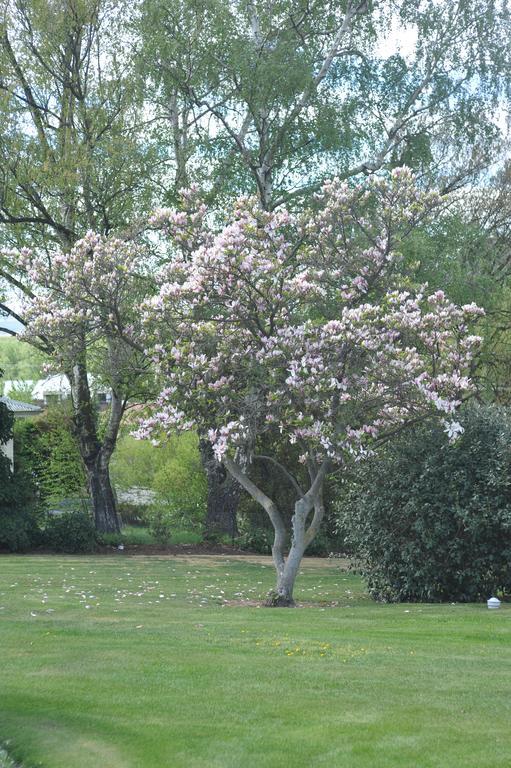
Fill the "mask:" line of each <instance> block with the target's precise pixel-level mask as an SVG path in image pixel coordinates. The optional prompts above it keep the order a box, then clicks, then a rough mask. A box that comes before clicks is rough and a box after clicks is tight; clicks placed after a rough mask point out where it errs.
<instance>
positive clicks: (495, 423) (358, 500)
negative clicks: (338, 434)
mask: <svg viewBox="0 0 511 768" xmlns="http://www.w3.org/2000/svg"><path fill="white" fill-rule="evenodd" d="M460 422H461V423H462V425H463V426H464V429H465V432H464V434H463V435H462V436H461V437H460V438H459V439H458V441H457V442H456V443H454V444H449V443H448V442H447V439H446V436H445V434H444V432H443V429H442V427H441V426H440V425H437V426H435V425H427V426H423V427H422V428H421V429H418V430H417V431H415V432H413V433H412V432H410V433H407V434H403V436H402V437H401V438H400V439H399V440H397V441H396V442H395V443H394V444H393V445H391V446H389V447H388V448H387V450H386V451H385V453H384V454H383V455H380V456H377V457H376V458H375V459H373V460H369V461H367V462H364V463H363V464H360V465H359V466H358V468H357V469H356V470H355V471H354V472H353V476H352V478H351V481H350V482H348V483H347V484H345V485H344V487H341V490H340V498H339V500H338V502H337V509H338V513H339V519H340V527H341V529H343V530H344V531H345V532H347V543H348V546H349V547H350V548H351V549H352V551H353V553H354V554H355V555H356V556H357V557H358V558H360V560H361V562H362V571H363V573H364V575H365V576H366V578H367V581H368V587H369V591H370V592H371V594H372V595H373V597H375V598H376V599H379V600H389V601H393V600H409V601H415V600H425V601H443V600H456V601H472V600H483V599H487V598H488V597H489V596H490V595H491V594H492V593H495V592H498V591H500V592H509V591H511V570H510V568H509V562H510V559H511V416H510V414H509V413H508V411H506V410H505V409H502V408H498V407H496V406H491V407H490V406H485V407H483V406H472V407H469V408H466V409H465V410H464V412H463V413H462V414H461V415H460Z"/></svg>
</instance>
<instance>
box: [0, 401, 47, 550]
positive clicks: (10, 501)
mask: <svg viewBox="0 0 511 768" xmlns="http://www.w3.org/2000/svg"><path fill="white" fill-rule="evenodd" d="M13 422H14V419H13V416H12V414H11V413H10V412H9V411H8V410H7V408H6V407H5V405H4V404H3V403H0V444H1V443H6V442H7V441H8V440H9V439H10V438H11V436H12V429H13ZM38 517H39V510H38V506H37V495H36V491H35V487H34V485H33V483H32V481H31V478H30V477H29V476H27V475H26V474H25V473H24V471H23V469H22V467H20V466H18V465H17V464H16V463H15V471H14V473H13V472H12V467H11V463H10V461H9V459H8V458H7V457H6V456H5V455H4V454H3V453H2V452H1V451H0V548H6V549H8V550H10V551H11V552H16V551H19V550H25V549H28V548H29V547H31V546H33V545H34V544H36V543H37V541H38V532H39V529H38V525H37V522H38Z"/></svg>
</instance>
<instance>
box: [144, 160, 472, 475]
mask: <svg viewBox="0 0 511 768" xmlns="http://www.w3.org/2000/svg"><path fill="white" fill-rule="evenodd" d="M437 199H438V198H437V196H436V195H435V194H431V193H423V192H421V191H420V190H419V189H418V188H417V187H416V185H415V182H414V179H413V176H412V174H411V173H410V171H409V170H408V169H397V170H396V171H394V172H393V173H392V175H391V176H390V178H374V179H371V180H370V181H369V182H368V183H367V184H365V185H361V186H358V187H350V186H349V185H347V184H346V183H344V182H339V181H338V180H333V181H331V182H328V183H327V184H325V186H324V188H323V190H322V192H321V193H320V195H319V196H318V198H317V200H316V201H315V203H314V206H313V207H312V209H311V210H308V211H306V212H305V213H304V214H302V215H298V216H296V215H293V214H291V213H290V212H288V211H285V210H279V211H277V212H273V213H268V212H266V211H262V210H261V209H260V208H259V207H258V206H257V204H256V203H255V201H253V200H243V201H240V202H239V203H238V205H237V206H236V208H235V210H234V212H233V216H232V219H231V221H230V222H229V223H228V224H227V225H226V226H225V227H224V228H223V229H222V230H221V231H220V232H219V233H218V234H216V235H213V234H211V233H207V232H205V231H204V228H205V217H204V216H203V215H201V217H199V219H195V220H192V219H191V218H190V217H188V219H186V220H185V218H184V217H183V216H182V215H181V214H179V215H178V214H174V213H171V212H166V213H165V214H164V215H163V214H161V218H160V220H161V221H163V222H164V228H165V229H166V231H167V232H168V233H169V234H170V236H171V237H172V236H173V235H172V231H173V230H172V227H173V228H174V231H175V230H176V229H177V227H178V226H179V227H180V228H181V230H182V231H186V232H187V233H188V241H187V242H188V243H189V242H191V241H192V240H193V237H191V236H190V232H192V231H193V229H194V227H198V228H199V229H201V228H202V234H201V232H198V234H197V241H198V242H200V245H199V246H198V247H197V248H196V249H194V250H186V249H185V250H183V249H181V254H180V255H177V256H176V255H174V257H173V258H171V259H170V260H169V261H168V263H167V264H166V266H165V267H164V268H163V269H162V271H161V273H160V279H161V286H160V290H159V292H158V294H157V295H156V296H154V297H153V298H152V299H150V300H149V301H147V302H146V304H145V307H144V313H143V314H144V317H143V319H144V326H145V334H146V338H147V340H148V341H147V345H148V347H150V348H151V354H152V358H153V360H154V362H155V364H156V366H157V370H158V375H160V376H161V377H162V378H163V379H164V380H165V381H166V383H167V388H166V389H165V390H164V392H162V394H161V396H160V402H159V410H158V411H157V413H155V415H154V416H153V417H152V418H151V419H150V420H149V421H147V422H146V424H145V426H144V427H143V432H144V434H157V433H158V432H159V431H163V432H166V431H169V430H170V429H174V428H176V426H177V427H179V428H189V427H190V425H191V424H192V423H193V424H195V425H196V426H197V427H198V428H199V429H200V430H201V431H202V432H203V433H208V434H209V437H210V440H211V442H212V444H213V446H214V450H215V453H216V455H217V457H218V458H219V459H220V458H221V457H222V456H223V455H225V454H226V453H227V452H231V451H236V450H237V449H239V448H243V450H244V451H245V452H247V451H248V452H250V451H251V450H252V449H253V446H254V444H255V442H256V441H257V438H258V436H259V435H260V434H261V433H262V432H264V431H269V430H273V431H274V432H275V434H276V435H277V436H279V437H280V436H281V435H282V436H283V437H285V438H286V439H288V440H289V442H290V443H291V444H293V445H294V444H296V445H297V446H298V447H299V449H300V452H301V456H302V459H303V460H304V461H305V460H307V459H308V458H314V459H318V458H321V457H325V456H328V457H330V458H331V459H332V460H334V461H342V460H343V457H344V456H345V455H346V454H355V455H357V456H360V455H364V454H365V453H366V452H367V451H368V450H370V448H371V445H373V444H374V443H375V441H377V440H379V439H380V438H383V437H385V436H387V435H389V434H390V433H392V432H394V431H396V430H398V429H400V428H402V427H404V426H405V425H407V424H409V423H413V422H415V421H417V420H419V419H422V418H425V417H426V416H428V415H434V414H436V413H443V414H447V415H448V416H449V418H452V414H453V413H454V412H455V411H456V408H457V407H458V405H459V404H460V402H461V399H462V397H463V393H464V392H467V391H468V390H470V386H471V384H470V381H469V379H468V377H467V375H466V372H467V369H468V367H469V365H470V361H471V359H472V357H473V354H474V350H475V349H476V348H477V346H478V345H479V343H480V338H479V337H478V336H476V335H474V334H472V333H471V332H470V324H471V322H472V321H473V320H474V319H475V318H477V316H479V315H480V314H481V310H480V309H479V308H478V307H476V306H475V305H473V304H469V305H466V306H464V307H458V306H456V305H454V304H452V303H451V302H450V301H449V300H448V299H447V298H446V297H445V295H444V294H443V292H442V291H437V292H436V293H433V294H431V295H428V293H427V286H422V287H419V288H418V289H417V290H416V291H415V292H412V291H405V290H402V289H401V288H400V278H399V265H400V260H401V250H400V249H401V245H402V242H403V239H404V238H405V237H406V236H407V235H408V234H409V233H410V231H411V230H412V229H413V227H415V226H417V225H418V223H419V222H420V221H421V220H422V219H423V218H424V217H425V216H426V215H427V214H428V212H429V211H431V209H432V208H433V207H434V206H435V205H436V203H437ZM154 221H156V220H154ZM165 222H172V226H168V225H167V224H166V223H165ZM177 240H178V241H179V236H177ZM177 246H178V248H179V242H178V243H177ZM446 429H447V431H448V432H449V434H450V436H452V435H454V434H455V433H456V426H455V423H454V422H447V427H446Z"/></svg>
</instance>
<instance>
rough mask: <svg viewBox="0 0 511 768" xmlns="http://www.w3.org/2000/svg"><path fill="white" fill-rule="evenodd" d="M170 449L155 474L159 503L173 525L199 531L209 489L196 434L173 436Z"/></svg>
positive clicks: (168, 448) (181, 528)
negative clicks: (165, 510)
mask: <svg viewBox="0 0 511 768" xmlns="http://www.w3.org/2000/svg"><path fill="white" fill-rule="evenodd" d="M167 451H168V453H167V459H166V461H165V463H164V464H163V466H161V467H160V469H159V470H158V471H157V472H156V474H155V476H154V485H153V487H154V490H155V491H156V493H157V494H158V498H159V501H160V502H161V503H160V505H159V506H160V508H161V509H162V510H163V509H164V508H165V507H166V509H167V512H166V516H167V517H168V518H169V524H170V525H171V526H173V527H174V528H176V529H178V530H189V531H200V530H201V529H202V526H203V524H204V520H205V517H206V509H207V502H208V499H207V492H208V489H207V481H206V475H205V473H204V470H203V468H202V462H201V458H200V453H199V448H198V443H197V435H196V434H195V433H194V432H188V433H186V434H183V435H180V436H179V437H176V438H173V439H172V440H171V441H170V442H169V444H168V446H167ZM153 517H154V515H153Z"/></svg>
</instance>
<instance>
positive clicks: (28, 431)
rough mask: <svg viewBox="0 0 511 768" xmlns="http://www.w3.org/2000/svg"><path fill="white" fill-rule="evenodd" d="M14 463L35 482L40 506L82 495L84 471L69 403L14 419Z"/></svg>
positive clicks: (83, 493) (83, 491)
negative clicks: (44, 411) (41, 412)
mask: <svg viewBox="0 0 511 768" xmlns="http://www.w3.org/2000/svg"><path fill="white" fill-rule="evenodd" d="M14 450H15V454H16V463H17V464H18V465H19V466H20V468H21V469H22V471H23V472H24V474H25V475H26V476H29V477H31V478H32V479H33V481H34V483H35V485H36V486H37V489H38V493H39V499H40V503H41V505H42V506H44V507H45V508H48V507H49V506H51V505H52V504H54V503H55V502H59V501H60V500H62V499H64V498H69V497H81V496H84V495H85V485H86V483H85V474H84V469H83V464H82V460H81V457H80V452H79V450H78V445H77V442H76V438H75V436H74V434H73V422H72V417H71V413H70V411H69V406H67V405H66V404H61V405H58V406H53V407H52V408H50V409H49V410H48V411H47V412H46V413H44V414H42V415H41V416H37V417H35V418H31V419H23V420H20V421H17V422H16V424H15V428H14Z"/></svg>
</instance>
